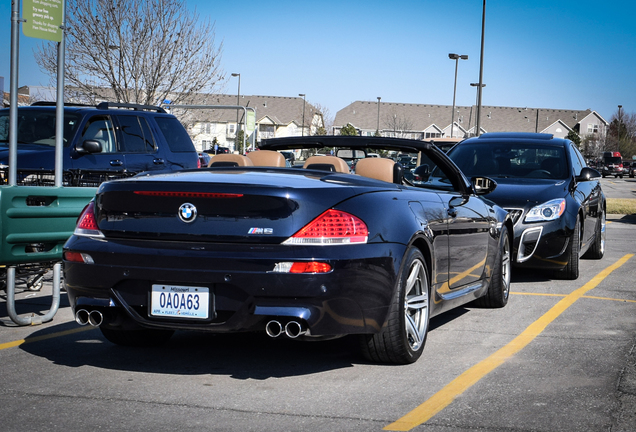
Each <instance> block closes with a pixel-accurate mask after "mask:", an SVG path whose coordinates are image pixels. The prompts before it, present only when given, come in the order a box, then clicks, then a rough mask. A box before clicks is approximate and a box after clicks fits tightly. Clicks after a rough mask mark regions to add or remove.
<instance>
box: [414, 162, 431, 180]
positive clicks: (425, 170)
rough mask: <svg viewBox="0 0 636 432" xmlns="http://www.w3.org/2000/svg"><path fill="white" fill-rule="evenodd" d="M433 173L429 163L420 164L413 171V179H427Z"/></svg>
mask: <svg viewBox="0 0 636 432" xmlns="http://www.w3.org/2000/svg"><path fill="white" fill-rule="evenodd" d="M430 175H431V170H430V168H429V167H428V165H427V164H424V165H420V166H418V167H417V168H415V170H414V171H413V180H415V181H422V182H424V181H427V180H428V178H429V177H430Z"/></svg>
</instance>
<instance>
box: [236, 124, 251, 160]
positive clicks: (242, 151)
mask: <svg viewBox="0 0 636 432" xmlns="http://www.w3.org/2000/svg"><path fill="white" fill-rule="evenodd" d="M243 137H245V132H244V131H243V129H241V130H240V131H238V133H237V134H236V140H235V141H234V150H237V151H238V152H239V153H240V154H245V151H246V150H247V148H244V147H243ZM245 138H246V141H245V147H249V145H250V143H249V142H248V141H247V137H245Z"/></svg>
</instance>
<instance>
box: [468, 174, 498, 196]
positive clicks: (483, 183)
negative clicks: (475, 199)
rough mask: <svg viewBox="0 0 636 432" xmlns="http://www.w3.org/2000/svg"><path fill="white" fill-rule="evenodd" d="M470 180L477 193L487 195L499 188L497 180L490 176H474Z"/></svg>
mask: <svg viewBox="0 0 636 432" xmlns="http://www.w3.org/2000/svg"><path fill="white" fill-rule="evenodd" d="M470 181H471V183H472V184H473V189H474V190H475V194H476V195H486V194H489V193H491V192H492V191H494V190H495V189H496V188H497V182H495V181H494V180H493V179H490V178H488V177H473V178H471V179H470Z"/></svg>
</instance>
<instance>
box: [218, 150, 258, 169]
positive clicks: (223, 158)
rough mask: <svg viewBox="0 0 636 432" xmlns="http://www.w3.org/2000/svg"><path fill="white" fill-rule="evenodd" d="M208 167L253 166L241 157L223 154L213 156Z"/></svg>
mask: <svg viewBox="0 0 636 432" xmlns="http://www.w3.org/2000/svg"><path fill="white" fill-rule="evenodd" d="M208 166H209V167H211V166H254V164H253V163H252V161H251V160H250V159H249V158H248V157H246V156H243V155H237V154H230V153H223V154H218V155H216V156H214V157H213V158H212V159H210V162H208Z"/></svg>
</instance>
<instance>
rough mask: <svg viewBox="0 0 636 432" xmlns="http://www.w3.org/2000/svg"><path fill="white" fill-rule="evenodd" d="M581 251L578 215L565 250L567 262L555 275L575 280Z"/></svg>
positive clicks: (577, 275) (577, 274)
mask: <svg viewBox="0 0 636 432" xmlns="http://www.w3.org/2000/svg"><path fill="white" fill-rule="evenodd" d="M580 251H581V222H580V220H579V217H578V216H577V217H576V224H575V226H574V231H573V232H572V235H571V236H570V239H569V242H568V247H567V252H568V264H567V265H566V266H565V267H564V268H563V270H561V271H559V272H557V273H556V277H558V278H559V279H567V280H575V279H578V277H579V261H580V257H579V252H580Z"/></svg>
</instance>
